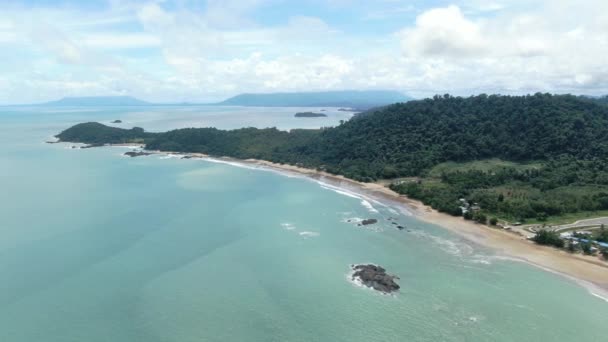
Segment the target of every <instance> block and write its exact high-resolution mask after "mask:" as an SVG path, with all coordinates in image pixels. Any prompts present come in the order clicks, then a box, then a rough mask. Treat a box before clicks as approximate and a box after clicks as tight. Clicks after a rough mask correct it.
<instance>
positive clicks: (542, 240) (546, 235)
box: [532, 229, 564, 248]
mask: <svg viewBox="0 0 608 342" xmlns="http://www.w3.org/2000/svg"><path fill="white" fill-rule="evenodd" d="M532 241H534V242H536V243H537V244H539V245H546V246H554V247H557V248H563V247H564V240H562V239H561V238H560V237H559V234H558V233H557V232H554V231H552V230H545V229H543V230H540V231H538V232H537V233H536V235H535V236H534V237H533V238H532Z"/></svg>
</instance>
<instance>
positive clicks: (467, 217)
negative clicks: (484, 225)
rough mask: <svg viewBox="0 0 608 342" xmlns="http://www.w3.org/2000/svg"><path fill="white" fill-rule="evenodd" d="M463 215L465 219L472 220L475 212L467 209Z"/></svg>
mask: <svg viewBox="0 0 608 342" xmlns="http://www.w3.org/2000/svg"><path fill="white" fill-rule="evenodd" d="M462 217H464V219H465V220H472V219H473V214H472V213H471V212H470V211H467V212H465V213H464V214H462Z"/></svg>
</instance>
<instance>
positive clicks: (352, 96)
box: [218, 90, 411, 109]
mask: <svg viewBox="0 0 608 342" xmlns="http://www.w3.org/2000/svg"><path fill="white" fill-rule="evenodd" d="M408 100H411V98H409V97H407V96H405V95H403V94H401V93H399V92H397V91H386V90H366V91H356V90H346V91H324V92H302V93H269V94H241V95H237V96H234V97H231V98H229V99H227V100H225V101H223V102H220V103H218V104H219V105H225V106H252V107H349V108H358V109H368V108H372V107H378V106H383V105H387V104H391V103H397V102H406V101H408Z"/></svg>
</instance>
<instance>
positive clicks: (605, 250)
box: [600, 247, 608, 260]
mask: <svg viewBox="0 0 608 342" xmlns="http://www.w3.org/2000/svg"><path fill="white" fill-rule="evenodd" d="M600 253H602V256H603V257H604V259H605V260H608V248H606V247H604V248H602V249H601V250H600Z"/></svg>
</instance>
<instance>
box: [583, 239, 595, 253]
mask: <svg viewBox="0 0 608 342" xmlns="http://www.w3.org/2000/svg"><path fill="white" fill-rule="evenodd" d="M591 247H592V246H591V243H590V242H588V241H587V242H581V250H582V251H583V253H584V254H585V255H592V254H593V249H592V248H591Z"/></svg>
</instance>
